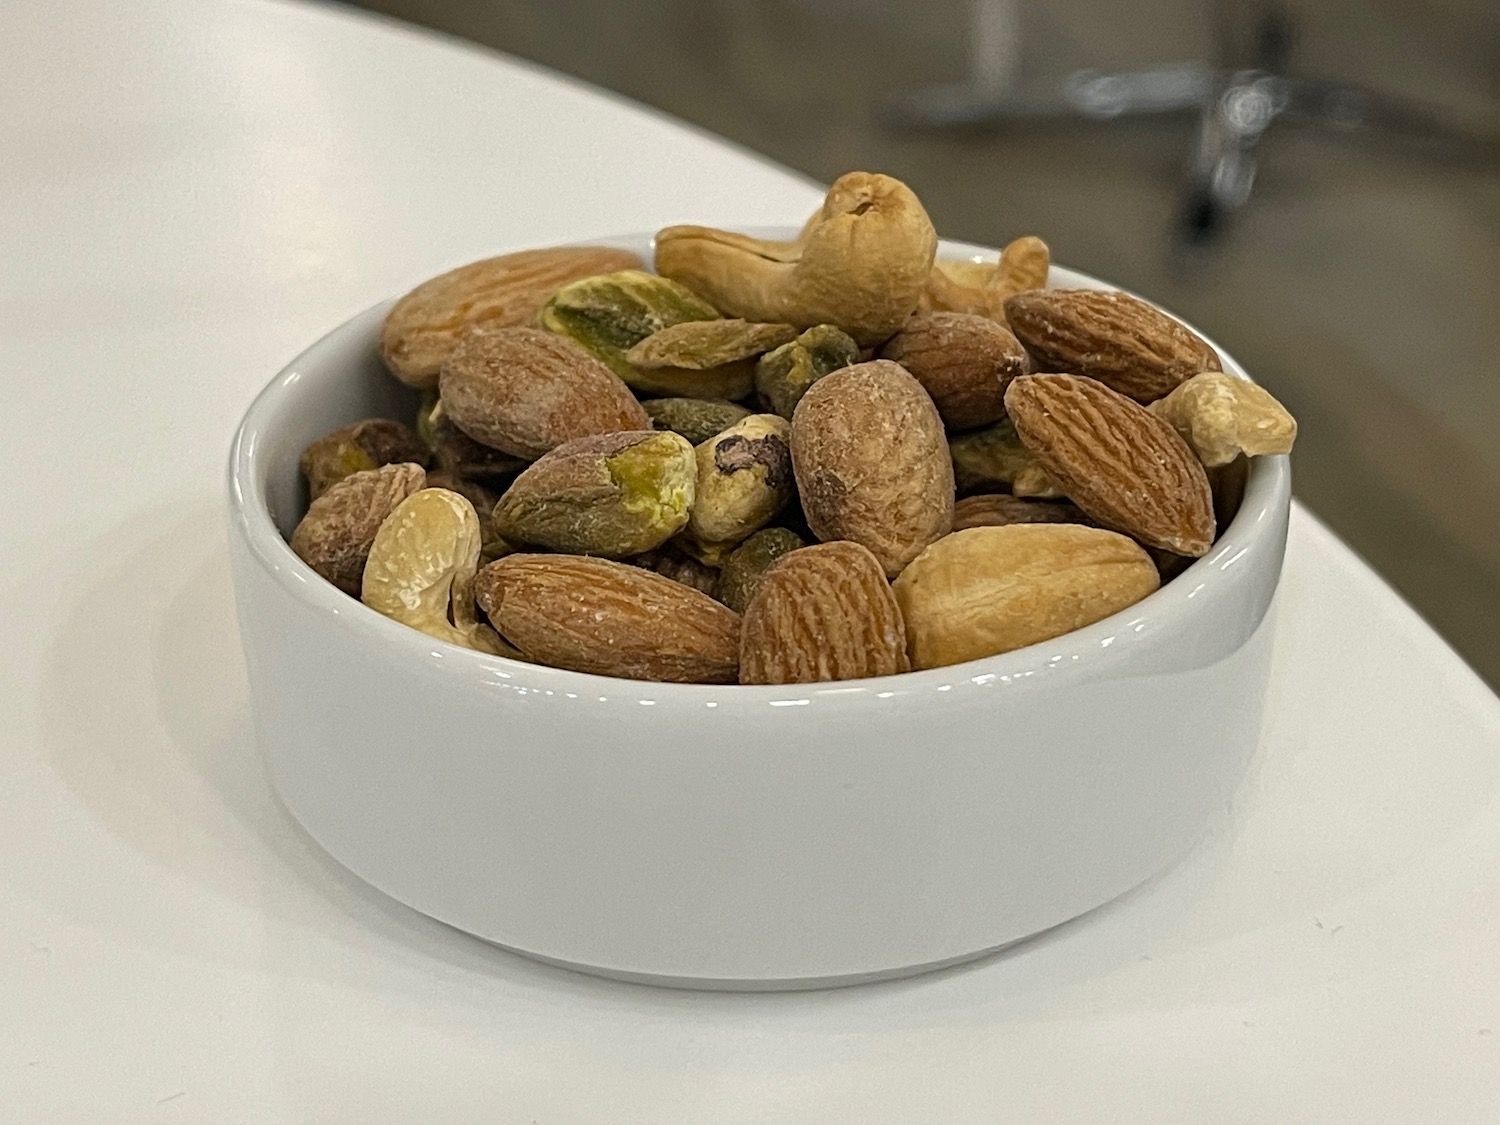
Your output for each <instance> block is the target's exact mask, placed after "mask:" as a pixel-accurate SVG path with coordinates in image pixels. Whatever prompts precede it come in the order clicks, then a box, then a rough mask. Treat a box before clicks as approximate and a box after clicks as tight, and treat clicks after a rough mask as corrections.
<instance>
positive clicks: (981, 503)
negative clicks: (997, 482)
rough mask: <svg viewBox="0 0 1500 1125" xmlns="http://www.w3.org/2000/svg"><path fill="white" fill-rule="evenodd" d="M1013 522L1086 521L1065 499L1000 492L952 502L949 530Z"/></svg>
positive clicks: (1003, 524)
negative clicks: (1026, 497) (1041, 498)
mask: <svg viewBox="0 0 1500 1125" xmlns="http://www.w3.org/2000/svg"><path fill="white" fill-rule="evenodd" d="M1013 523H1081V524H1088V523H1089V518H1088V516H1086V515H1084V514H1083V511H1082V509H1080V508H1078V507H1077V506H1075V505H1073V504H1069V503H1068V502H1067V501H1066V500H1062V501H1055V502H1054V501H1049V500H1023V499H1022V498H1021V497H1019V496H1007V495H1005V494H1004V493H1003V492H1002V493H995V494H994V495H990V496H968V497H965V498H964V499H962V500H960V501H959V502H958V503H957V504H955V505H953V530H954V531H963V530H964V529H965V528H970V527H1005V526H1007V525H1009V524H1013Z"/></svg>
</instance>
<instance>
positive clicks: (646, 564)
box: [291, 172, 1296, 684]
mask: <svg viewBox="0 0 1500 1125" xmlns="http://www.w3.org/2000/svg"><path fill="white" fill-rule="evenodd" d="M936 251H937V235H936V233H935V231H934V230H933V227H932V223H931V221H930V220H929V219H928V217H927V213H926V212H925V210H923V208H922V205H921V203H920V202H919V201H918V199H917V197H916V196H915V195H914V194H913V193H912V192H911V190H910V189H909V188H907V187H906V185H904V184H902V183H900V182H899V181H897V180H894V179H891V178H890V177H887V176H881V175H874V174H869V173H862V172H854V173H850V174H848V175H846V176H843V177H842V178H840V179H839V180H838V181H837V182H836V183H835V184H834V185H833V187H832V188H831V189H830V190H829V192H828V196H827V198H826V200H825V201H824V204H823V206H822V208H821V209H820V210H819V211H818V212H817V214H815V215H814V216H813V217H812V218H811V219H810V220H809V221H808V223H807V225H806V226H805V227H804V228H803V229H802V232H801V233H800V234H799V235H798V237H797V238H796V239H794V240H792V241H790V242H767V241H764V240H760V239H755V238H750V237H748V236H746V235H741V234H735V233H732V232H728V231H720V230H712V229H709V228H705V227H687V226H678V227H668V228H667V229H665V230H663V231H661V232H660V233H659V234H658V235H657V238H656V250H655V261H654V263H653V264H654V267H655V272H654V273H653V272H648V271H647V270H646V268H645V263H644V262H642V261H641V260H640V259H639V258H638V257H637V256H636V255H634V254H632V253H630V252H628V251H624V250H617V249H612V248H608V247H558V248H554V249H544V250H531V251H525V252H523V253H519V254H509V255H505V256H503V257H499V258H491V259H487V260H485V261H481V262H475V263H473V264H471V265H468V266H464V267H462V268H461V269H457V270H453V271H451V272H449V273H446V274H443V275H442V276H440V277H437V278H434V279H432V280H431V281H428V282H426V283H425V284H423V285H421V286H419V287H418V288H417V289H415V290H413V291H412V292H411V293H409V294H407V296H405V297H404V298H402V299H401V300H400V301H398V302H397V303H396V305H395V306H394V307H393V309H392V310H391V312H390V314H389V315H388V316H387V318H386V321H385V325H384V329H383V331H382V333H381V338H380V353H381V356H382V358H383V359H384V361H385V364H386V366H387V367H388V368H389V369H390V371H391V372H392V374H393V375H395V377H396V378H398V379H400V380H401V381H403V382H404V383H406V384H408V385H409V386H411V387H414V388H417V389H419V390H421V391H423V392H425V394H426V397H425V399H424V401H423V403H422V406H421V408H420V410H419V411H418V414H417V417H416V418H415V419H414V420H413V421H414V425H413V426H410V427H408V426H406V425H404V424H402V423H400V422H396V421H392V420H389V419H366V420H364V421H360V422H356V423H355V424H353V425H351V426H346V427H344V428H343V429H340V430H338V431H336V432H334V433H332V434H329V435H327V436H325V437H323V438H320V439H318V440H317V441H315V442H313V443H312V445H310V446H309V447H308V448H307V450H306V452H305V453H304V455H303V457H302V471H303V474H304V476H305V477H306V480H307V484H308V491H309V497H310V503H309V506H308V508H307V512H306V515H304V516H303V518H302V520H301V522H300V523H299V524H298V526H297V528H296V530H295V531H294V532H293V534H292V536H291V545H292V548H293V550H294V551H296V553H297V554H298V555H299V556H300V557H301V558H302V559H303V560H304V561H305V562H306V563H307V564H308V565H309V566H311V567H312V568H313V569H314V570H316V571H317V572H318V573H319V574H321V575H322V576H323V577H324V578H326V579H328V580H329V581H330V582H332V583H334V584H335V585H336V586H338V587H339V588H340V589H341V590H344V591H345V592H346V593H349V594H352V595H354V596H356V597H359V598H361V599H362V600H363V601H364V602H365V604H366V605H368V606H370V607H371V608H373V609H375V610H377V611H378V612H380V613H383V614H385V615H386V616H388V617H391V618H393V619H395V620H397V621H401V622H403V623H405V624H407V625H410V626H411V627H413V628H415V629H419V630H421V631H422V632H424V633H427V634H429V635H430V636H433V637H437V638H439V639H441V640H444V641H448V642H450V643H453V644H456V645H462V646H465V647H468V648H473V649H477V650H480V651H483V652H488V653H494V654H499V655H505V656H510V657H513V658H517V659H522V660H528V661H532V662H535V663H540V664H547V665H552V666H554V667H559V668H566V669H571V670H574V671H580V672H591V673H596V674H600V675H608V676H621V677H627V678H633V679H645V680H665V681H675V682H687V683H746V684H750V683H766V684H775V683H803V682H816V681H827V680H846V679H857V678H864V677H870V676H887V675H893V674H896V673H900V672H905V671H908V670H911V669H914V668H918V669H920V668H934V667H940V666H943V665H949V664H955V663H959V662H961V661H966V660H973V659H976V658H979V657H984V656H990V655H994V654H997V653H1002V652H1008V651H1010V650H1012V649H1015V648H1020V647H1022V646H1025V645H1030V644H1035V643H1037V642H1039V641H1044V640H1047V639H1050V638H1052V637H1056V636H1059V635H1061V634H1063V633H1066V632H1069V631H1071V630H1073V629H1077V628H1080V627H1082V626H1084V625H1088V624H1090V623H1092V622H1095V621H1098V620H1101V619H1102V618H1104V617H1107V616H1109V615H1110V614H1113V613H1116V612H1118V611H1120V610H1122V609H1124V608H1126V607H1127V606H1129V605H1132V604H1133V603H1135V602H1137V601H1139V600H1140V599H1141V598H1144V597H1146V596H1147V595H1148V594H1150V593H1151V592H1152V591H1154V590H1155V589H1157V588H1158V586H1159V585H1160V584H1161V582H1163V581H1166V580H1168V579H1170V577H1172V576H1173V575H1175V574H1176V573H1178V572H1179V571H1180V570H1181V569H1183V568H1184V567H1185V566H1186V565H1187V564H1188V563H1189V562H1190V561H1191V560H1192V559H1193V558H1196V557H1199V556H1202V555H1203V554H1205V553H1207V551H1208V550H1209V548H1210V547H1211V546H1212V544H1213V542H1214V539H1215V536H1216V534H1217V522H1216V506H1215V500H1216V497H1217V496H1219V495H1220V494H1221V493H1222V492H1223V491H1224V487H1223V480H1224V479H1227V476H1226V474H1229V473H1232V472H1233V471H1234V470H1235V469H1236V468H1238V467H1240V466H1242V464H1243V459H1244V458H1245V457H1253V456H1261V455H1265V454H1277V453H1286V452H1288V451H1290V449H1291V447H1292V442H1293V440H1294V438H1295V436H1296V423H1295V422H1294V421H1293V419H1292V418H1291V416H1290V415H1289V414H1288V413H1287V412H1286V410H1285V409H1284V408H1283V407H1282V406H1281V405H1280V404H1279V403H1278V402H1277V401H1276V400H1275V399H1274V398H1272V397H1271V395H1270V394H1268V393H1267V392H1266V391H1264V390H1263V389H1261V388H1260V387H1257V386H1255V385H1254V384H1251V383H1248V382H1246V381H1244V380H1242V379H1237V378H1234V377H1232V376H1229V375H1226V374H1223V373H1222V372H1221V371H1220V370H1219V368H1220V359H1219V357H1218V355H1217V354H1216V353H1215V352H1214V349H1213V348H1212V347H1211V346H1209V344H1207V343H1206V342H1205V341H1204V340H1202V339H1200V338H1199V337H1198V336H1197V335H1196V334H1194V333H1193V332H1192V331H1190V330H1189V329H1187V328H1186V327H1185V326H1183V325H1182V324H1180V323H1179V322H1178V321H1176V320H1174V319H1172V318H1171V317H1169V316H1167V315H1166V314H1164V313H1162V312H1160V311H1158V310H1157V309H1155V308H1154V307H1153V306H1151V305H1149V304H1147V303H1145V302H1144V301H1140V300H1138V299H1136V298H1134V297H1131V296H1128V295H1127V294H1124V293H1115V292H1105V291H1096V290H1081V289H1048V288H1046V284H1047V275H1048V269H1049V265H1050V262H1049V254H1048V250H1047V247H1046V244H1045V243H1043V242H1042V241H1041V239H1039V238H1035V237H1029V236H1028V237H1025V238H1020V239H1017V240H1016V241H1014V242H1012V243H1011V244H1010V245H1009V246H1007V247H1006V248H1005V249H1004V250H1003V251H1002V253H1001V254H1000V256H999V259H998V261H991V262H988V263H986V262H976V261H965V262H948V261H937V260H936ZM1220 508H1221V511H1220V512H1219V513H1218V518H1222V504H1221V505H1220Z"/></svg>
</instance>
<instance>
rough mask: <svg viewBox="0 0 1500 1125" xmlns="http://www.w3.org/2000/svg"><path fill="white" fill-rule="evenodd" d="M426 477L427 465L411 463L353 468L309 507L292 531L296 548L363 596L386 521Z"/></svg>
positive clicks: (309, 562) (330, 577)
mask: <svg viewBox="0 0 1500 1125" xmlns="http://www.w3.org/2000/svg"><path fill="white" fill-rule="evenodd" d="M426 480H427V473H426V472H425V471H424V470H423V468H422V466H421V465H418V464H415V463H406V462H402V463H400V464H396V465H383V466H381V467H380V468H378V469H364V470H362V471H360V472H357V473H351V474H350V475H349V476H347V477H345V478H344V479H343V480H341V481H338V482H337V483H335V484H333V485H330V486H329V488H328V491H327V492H325V493H323V495H321V496H319V497H318V498H317V499H316V500H314V501H313V502H312V504H310V505H309V506H308V509H307V514H306V515H304V516H303V517H302V519H301V521H300V522H299V523H298V524H297V527H296V530H294V531H293V532H292V537H291V547H292V550H293V551H295V552H296V554H297V557H298V558H299V559H301V560H302V561H303V562H305V563H306V564H307V565H308V566H310V567H312V568H313V569H314V570H315V571H317V572H318V573H319V574H321V575H322V576H323V577H324V578H326V579H328V581H330V582H332V583H333V584H334V585H335V586H337V587H338V588H339V589H340V590H342V591H344V593H346V594H353V595H354V596H355V597H356V598H357V597H359V591H360V586H361V584H362V583H363V581H364V573H365V562H366V560H368V559H369V557H370V546H371V544H373V543H374V542H375V535H376V533H377V532H378V531H379V530H380V525H381V524H382V523H384V522H385V518H386V517H387V516H389V515H390V514H391V513H392V512H394V511H395V510H396V507H397V505H399V504H400V503H401V502H402V501H403V500H405V499H406V498H407V497H408V496H410V495H411V494H412V493H414V492H416V491H417V490H418V489H420V488H421V487H422V485H423V483H424V482H425V481H426Z"/></svg>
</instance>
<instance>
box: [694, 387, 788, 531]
mask: <svg viewBox="0 0 1500 1125" xmlns="http://www.w3.org/2000/svg"><path fill="white" fill-rule="evenodd" d="M791 431H792V427H791V423H789V422H788V421H787V420H786V419H785V418H781V417H778V416H777V415H775V414H752V415H750V417H748V418H745V419H744V420H742V421H740V422H737V423H735V424H734V425H733V426H731V427H729V429H727V430H725V431H724V432H723V433H721V434H719V435H718V436H716V437H712V438H710V439H709V440H708V441H705V442H704V443H703V444H702V445H700V446H698V448H697V449H696V450H695V456H696V458H697V463H698V490H697V499H696V501H695V502H694V504H693V510H692V514H691V515H690V516H689V517H688V530H689V532H691V534H692V536H693V538H695V539H697V540H698V541H699V542H700V543H738V542H739V541H740V540H742V539H744V538H745V537H746V536H748V535H750V534H751V533H753V532H756V531H759V530H760V529H761V528H762V527H764V526H765V525H766V524H768V523H770V522H771V520H772V519H774V518H775V516H776V514H777V513H778V512H779V511H781V509H782V508H784V507H785V506H786V504H787V502H788V501H790V500H791V498H792V492H793V490H794V488H795V487H796V485H795V481H794V479H793V476H792V454H791V449H790V447H789V442H790V440H791Z"/></svg>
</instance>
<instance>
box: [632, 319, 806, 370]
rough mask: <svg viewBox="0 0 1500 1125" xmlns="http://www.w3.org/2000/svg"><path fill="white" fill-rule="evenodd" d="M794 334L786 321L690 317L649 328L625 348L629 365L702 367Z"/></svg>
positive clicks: (754, 352)
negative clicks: (761, 322) (653, 330)
mask: <svg viewBox="0 0 1500 1125" xmlns="http://www.w3.org/2000/svg"><path fill="white" fill-rule="evenodd" d="M796 338H797V330H796V329H795V328H793V327H792V326H791V325H790V324H752V323H751V322H750V321H748V320H690V321H684V322H683V323H681V324H669V325H668V326H667V327H665V328H663V329H662V330H661V331H659V332H653V333H652V334H651V335H649V336H647V337H646V338H645V339H644V340H642V341H641V342H640V343H638V344H636V345H635V346H634V347H633V348H631V349H630V350H629V351H628V352H626V353H625V358H626V360H627V361H629V363H630V365H631V366H632V367H636V368H642V367H685V368H687V369H688V370H690V371H706V370H708V369H709V368H711V367H722V366H723V365H724V364H726V363H734V362H735V361H736V360H741V359H754V358H755V357H756V356H758V355H763V354H764V353H766V352H768V351H771V350H772V349H773V348H779V347H781V345H783V344H789V343H791V342H792V341H793V340H795V339H796Z"/></svg>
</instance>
